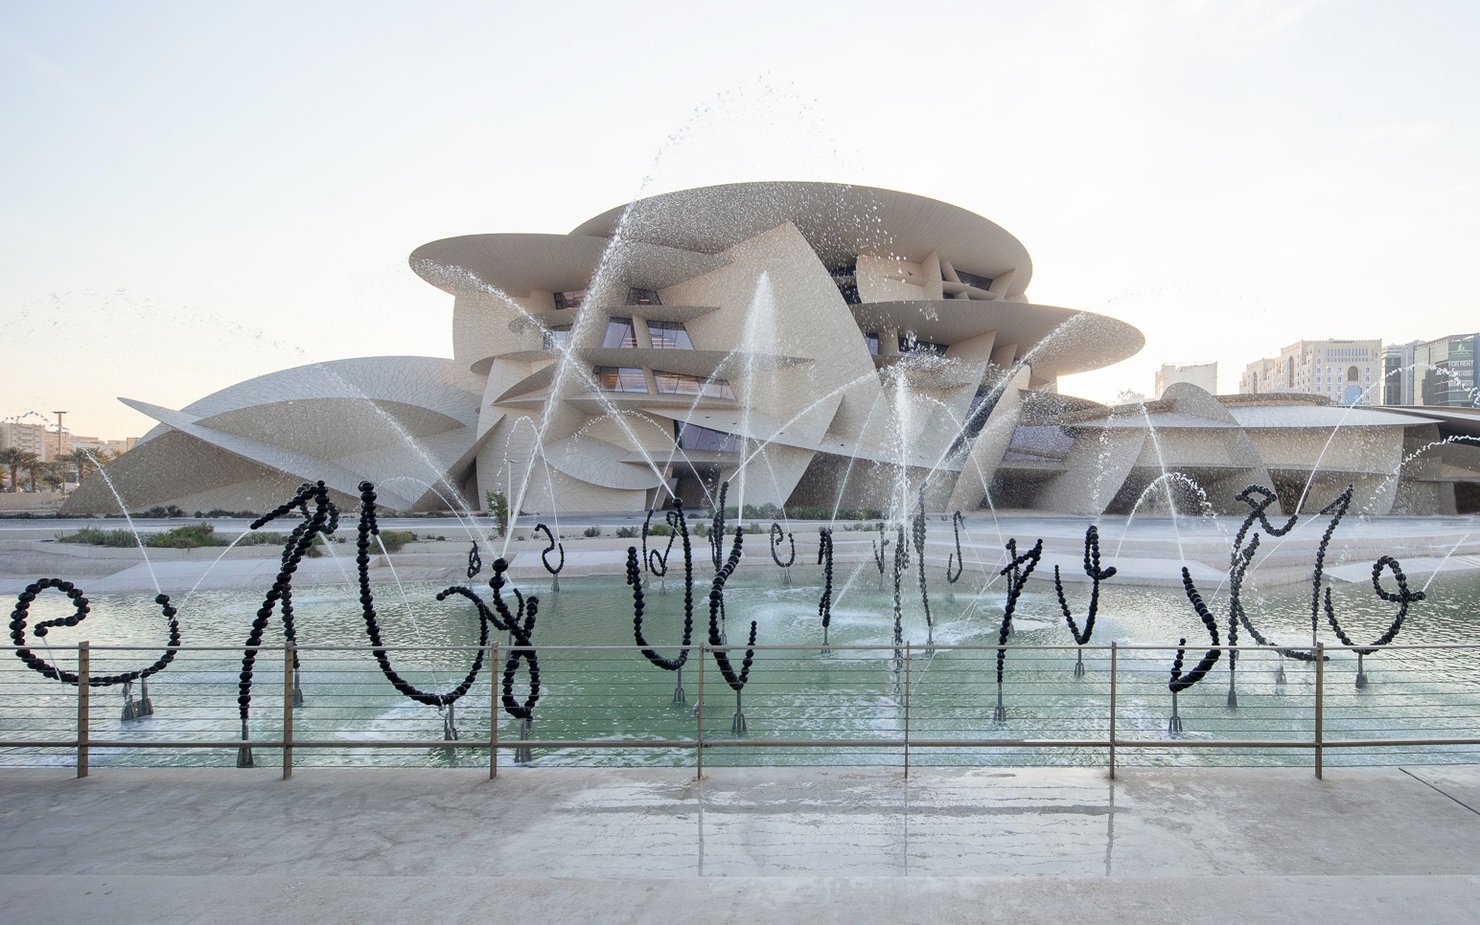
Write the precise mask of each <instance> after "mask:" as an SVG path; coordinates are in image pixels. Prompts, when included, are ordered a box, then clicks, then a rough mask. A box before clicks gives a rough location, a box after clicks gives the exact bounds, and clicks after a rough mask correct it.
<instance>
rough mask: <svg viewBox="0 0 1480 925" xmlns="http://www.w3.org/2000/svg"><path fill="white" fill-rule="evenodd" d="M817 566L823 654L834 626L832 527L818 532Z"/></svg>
mask: <svg viewBox="0 0 1480 925" xmlns="http://www.w3.org/2000/svg"><path fill="white" fill-rule="evenodd" d="M817 564H818V565H820V566H822V599H821V600H819V601H818V602H817V615H818V616H819V617H821V618H822V654H823V655H826V654H828V652H830V651H831V650H830V649H829V648H828V647H827V628H828V627H829V626H830V625H832V579H833V536H832V528H831V527H823V528H821V529H820V530H818V531H817Z"/></svg>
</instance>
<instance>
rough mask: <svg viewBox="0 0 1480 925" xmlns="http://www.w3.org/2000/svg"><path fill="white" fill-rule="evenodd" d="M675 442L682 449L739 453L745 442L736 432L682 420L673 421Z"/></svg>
mask: <svg viewBox="0 0 1480 925" xmlns="http://www.w3.org/2000/svg"><path fill="white" fill-rule="evenodd" d="M673 442H674V443H676V444H677V445H678V447H679V449H682V450H704V451H706V452H710V453H739V452H740V451H741V450H742V449H743V447H744V443H745V442H744V440H742V439H741V438H740V437H737V436H735V435H734V434H727V433H724V432H722V431H718V430H710V429H709V428H708V427H700V426H699V425H698V424H685V423H683V422H682V421H674V422H673Z"/></svg>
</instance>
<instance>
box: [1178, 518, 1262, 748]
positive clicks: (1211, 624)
mask: <svg viewBox="0 0 1480 925" xmlns="http://www.w3.org/2000/svg"><path fill="white" fill-rule="evenodd" d="M1254 539H1255V542H1254V543H1253V544H1252V545H1251V546H1250V547H1249V549H1248V550H1247V551H1245V552H1243V553H1241V554H1240V556H1241V558H1242V559H1243V561H1244V564H1245V565H1246V566H1247V564H1248V562H1249V560H1251V559H1253V558H1254V549H1255V548H1256V547H1257V546H1258V537H1255V538H1254ZM1182 588H1183V590H1185V591H1186V592H1187V600H1188V601H1190V602H1191V603H1192V609H1193V610H1195V611H1197V615H1198V617H1199V618H1201V619H1202V622H1203V626H1204V627H1206V628H1207V630H1208V640H1209V645H1211V646H1212V648H1210V649H1208V650H1207V651H1206V652H1204V653H1203V657H1202V658H1201V659H1199V660H1198V663H1197V664H1196V665H1194V666H1193V668H1192V670H1191V671H1189V672H1187V673H1186V674H1183V673H1182V663H1183V660H1184V659H1185V658H1186V656H1187V649H1186V646H1187V637H1186V636H1183V637H1182V638H1181V639H1178V640H1177V654H1176V655H1175V656H1173V657H1172V680H1171V681H1170V682H1169V683H1168V684H1167V688H1168V689H1169V690H1170V691H1171V692H1172V716H1171V718H1170V719H1169V720H1167V735H1172V736H1176V735H1181V734H1182V717H1181V716H1180V715H1179V714H1178V713H1177V695H1178V694H1180V693H1181V692H1182V691H1185V690H1187V688H1189V687H1191V686H1192V685H1194V684H1196V683H1197V682H1199V681H1201V680H1202V679H1203V678H1205V677H1207V675H1208V672H1209V671H1212V670H1213V666H1214V665H1216V664H1218V657H1219V656H1220V655H1222V654H1223V650H1222V649H1220V648H1218V646H1219V645H1220V644H1221V643H1220V642H1219V640H1218V621H1217V620H1215V619H1214V618H1213V615H1212V613H1211V612H1209V611H1208V607H1207V605H1206V604H1204V603H1203V599H1202V595H1201V594H1199V593H1198V591H1197V586H1196V585H1194V584H1193V582H1192V573H1191V572H1189V571H1188V570H1187V567H1186V566H1185V565H1184V566H1183V567H1182Z"/></svg>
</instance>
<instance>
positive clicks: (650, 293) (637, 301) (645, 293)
mask: <svg viewBox="0 0 1480 925" xmlns="http://www.w3.org/2000/svg"><path fill="white" fill-rule="evenodd" d="M627 304H628V305H662V304H663V302H662V300H661V299H659V298H658V290H656V289H635V288H634V289H628V290H627Z"/></svg>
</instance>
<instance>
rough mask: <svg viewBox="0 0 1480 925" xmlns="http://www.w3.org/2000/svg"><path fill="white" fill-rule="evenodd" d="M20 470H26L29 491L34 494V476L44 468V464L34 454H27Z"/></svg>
mask: <svg viewBox="0 0 1480 925" xmlns="http://www.w3.org/2000/svg"><path fill="white" fill-rule="evenodd" d="M21 468H22V469H24V470H26V474H27V475H29V476H30V477H31V491H33V492H34V491H35V490H36V475H37V473H39V472H40V471H41V470H43V469H45V468H46V463H44V462H42V461H41V457H40V456H37V455H36V454H35V453H27V454H26V458H25V459H24V460H23V461H22V462H21Z"/></svg>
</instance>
